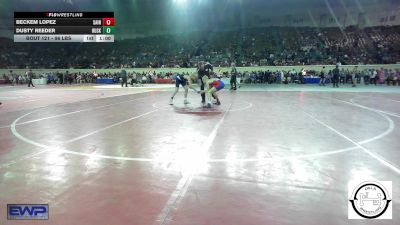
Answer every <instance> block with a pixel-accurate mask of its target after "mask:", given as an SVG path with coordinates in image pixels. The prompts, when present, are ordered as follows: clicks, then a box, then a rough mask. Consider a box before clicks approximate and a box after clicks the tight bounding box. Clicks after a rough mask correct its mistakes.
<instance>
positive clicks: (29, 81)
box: [26, 69, 35, 87]
mask: <svg viewBox="0 0 400 225" xmlns="http://www.w3.org/2000/svg"><path fill="white" fill-rule="evenodd" d="M26 76H27V77H28V87H31V85H32V87H35V86H34V85H33V82H32V79H33V73H32V69H29V71H28V72H26Z"/></svg>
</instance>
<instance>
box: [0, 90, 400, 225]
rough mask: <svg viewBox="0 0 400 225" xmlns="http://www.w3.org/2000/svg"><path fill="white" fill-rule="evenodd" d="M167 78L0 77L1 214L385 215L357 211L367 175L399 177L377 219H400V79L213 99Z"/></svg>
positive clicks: (277, 223) (119, 219)
mask: <svg viewBox="0 0 400 225" xmlns="http://www.w3.org/2000/svg"><path fill="white" fill-rule="evenodd" d="M171 87H172V86H170V85H164V86H151V87H140V88H120V87H118V86H85V87H78V86H73V87H37V88H34V89H28V88H26V87H0V102H2V103H3V104H2V105H1V106H0V190H1V191H0V224H1V225H9V224H52V225H53V224H57V225H71V224H85V225H109V224H115V225H119V224H121V225H122V224H138V225H164V224H165V225H220V224H221V225H222V224H223V225H225V224H229V225H260V224H274V225H281V224H282V225H286V224H307V225H311V224H315V225H321V224H324V225H331V224H332V225H334V224H335V225H342V224H343V225H344V224H346V225H347V224H378V223H377V221H374V220H348V187H347V185H348V183H349V182H355V181H368V180H380V181H392V183H393V193H392V195H393V196H392V199H393V201H392V202H393V203H394V204H393V219H392V220H381V221H379V224H399V221H400V219H399V215H400V207H398V202H400V185H399V184H400V151H399V150H400V142H399V137H400V87H387V86H382V87H380V86H378V87H375V86H359V87H356V88H351V87H348V86H347V87H342V88H339V89H333V88H331V87H318V86H309V85H303V86H298V85H272V86H271V85H267V86H262V85H253V86H245V87H242V88H241V89H239V90H238V91H236V92H233V91H229V90H227V89H225V90H222V91H221V92H220V93H219V94H220V99H221V102H222V105H221V106H215V107H213V108H211V109H206V108H202V107H201V104H200V96H199V95H197V94H196V93H194V92H192V91H191V92H189V101H190V102H191V104H189V105H186V106H185V105H184V104H183V96H182V95H183V94H182V93H178V95H177V96H176V97H175V104H174V105H173V106H170V105H168V101H169V97H170V95H171V93H172V88H171ZM14 203H15V204H20V203H31V204H49V217H50V218H49V220H45V221H32V220H29V221H15V220H7V215H6V211H7V204H14Z"/></svg>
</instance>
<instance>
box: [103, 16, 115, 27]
mask: <svg viewBox="0 0 400 225" xmlns="http://www.w3.org/2000/svg"><path fill="white" fill-rule="evenodd" d="M103 26H114V18H103Z"/></svg>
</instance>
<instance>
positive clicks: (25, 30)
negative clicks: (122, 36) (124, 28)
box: [14, 12, 115, 42]
mask: <svg viewBox="0 0 400 225" xmlns="http://www.w3.org/2000/svg"><path fill="white" fill-rule="evenodd" d="M114 24H115V21H114V12H14V42H114Z"/></svg>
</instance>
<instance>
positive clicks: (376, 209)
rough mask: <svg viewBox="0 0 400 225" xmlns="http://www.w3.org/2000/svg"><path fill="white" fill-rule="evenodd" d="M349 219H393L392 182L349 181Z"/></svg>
mask: <svg viewBox="0 0 400 225" xmlns="http://www.w3.org/2000/svg"><path fill="white" fill-rule="evenodd" d="M348 192H349V196H348V197H349V202H348V218H349V219H392V204H393V203H392V182H391V181H367V182H362V183H354V182H352V183H349V186H348Z"/></svg>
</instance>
